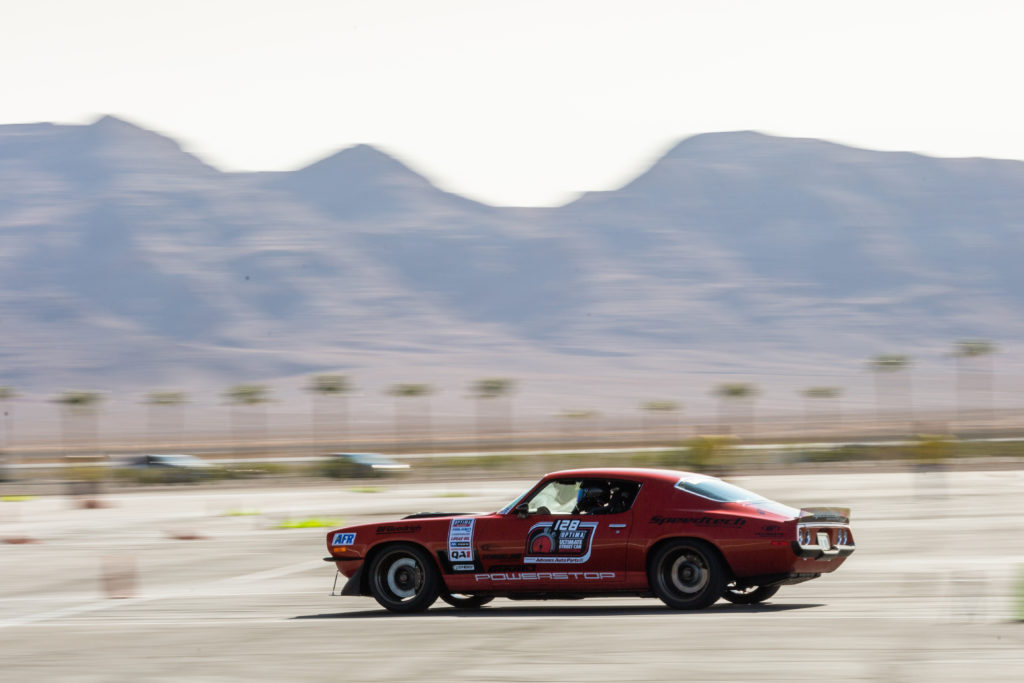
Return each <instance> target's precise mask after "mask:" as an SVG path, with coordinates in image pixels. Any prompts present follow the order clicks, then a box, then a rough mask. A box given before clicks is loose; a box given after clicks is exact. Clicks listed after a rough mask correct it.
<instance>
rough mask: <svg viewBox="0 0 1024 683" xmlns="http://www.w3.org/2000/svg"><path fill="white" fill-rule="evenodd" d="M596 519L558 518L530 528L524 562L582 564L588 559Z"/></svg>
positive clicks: (595, 527)
mask: <svg viewBox="0 0 1024 683" xmlns="http://www.w3.org/2000/svg"><path fill="white" fill-rule="evenodd" d="M595 531H597V522H581V521H580V520H578V519H559V520H555V521H554V522H540V523H538V524H534V525H533V526H532V527H530V533H529V535H528V536H527V537H526V556H525V557H524V558H523V562H524V563H526V564H582V563H584V562H586V561H587V560H589V559H590V544H591V543H592V542H593V540H594V532H595Z"/></svg>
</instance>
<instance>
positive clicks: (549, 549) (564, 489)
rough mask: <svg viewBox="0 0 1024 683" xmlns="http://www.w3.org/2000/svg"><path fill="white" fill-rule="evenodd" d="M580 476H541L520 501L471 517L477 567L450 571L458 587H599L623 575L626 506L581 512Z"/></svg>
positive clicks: (451, 583)
mask: <svg viewBox="0 0 1024 683" xmlns="http://www.w3.org/2000/svg"><path fill="white" fill-rule="evenodd" d="M583 483H585V480H581V479H576V480H560V481H554V482H543V483H542V484H541V485H540V486H538V488H537V489H536V490H535V492H534V493H533V494H532V495H530V496H528V497H527V498H526V499H524V501H525V505H526V508H525V510H524V509H523V508H522V507H518V508H517V509H513V510H510V511H508V512H507V513H505V514H496V515H488V516H486V517H480V518H478V519H477V521H476V527H477V528H476V532H475V533H476V539H475V546H476V549H477V552H478V558H476V559H477V560H478V561H477V564H476V566H477V569H476V570H475V571H474V573H473V575H472V577H471V576H469V575H468V574H462V575H458V576H455V577H452V580H449V586H452V587H454V586H458V587H459V589H461V590H466V591H468V590H471V589H475V590H485V589H486V590H498V591H524V592H534V591H566V592H576V591H588V592H589V591H600V590H603V589H606V588H611V587H613V586H614V584H616V583H618V582H621V581H624V580H625V576H626V574H625V572H626V550H627V546H628V541H629V534H630V528H631V525H632V522H633V513H632V511H631V510H624V511H621V510H616V511H606V512H603V513H601V514H585V513H582V512H580V511H578V510H577V509H576V505H575V494H573V495H572V496H571V497H570V495H569V494H570V493H572V492H575V491H578V490H579V488H580V487H581V485H582V484H583Z"/></svg>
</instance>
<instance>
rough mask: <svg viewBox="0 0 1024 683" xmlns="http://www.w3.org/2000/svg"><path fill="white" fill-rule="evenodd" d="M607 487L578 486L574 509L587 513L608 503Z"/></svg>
mask: <svg viewBox="0 0 1024 683" xmlns="http://www.w3.org/2000/svg"><path fill="white" fill-rule="evenodd" d="M610 497H611V496H610V494H609V492H608V489H606V488H605V487H603V486H580V488H579V490H578V491H577V492H576V509H577V510H579V511H580V512H582V513H587V512H590V511H592V510H596V509H597V508H600V507H603V506H604V505H607V504H608V500H609V498H610Z"/></svg>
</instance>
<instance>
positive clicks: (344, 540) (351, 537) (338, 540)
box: [331, 533, 356, 545]
mask: <svg viewBox="0 0 1024 683" xmlns="http://www.w3.org/2000/svg"><path fill="white" fill-rule="evenodd" d="M355 542H356V535H355V534H351V533H349V534H334V538H332V539H331V545H352V544H353V543H355Z"/></svg>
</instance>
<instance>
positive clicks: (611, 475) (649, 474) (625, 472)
mask: <svg viewBox="0 0 1024 683" xmlns="http://www.w3.org/2000/svg"><path fill="white" fill-rule="evenodd" d="M703 476H706V475H702V474H697V473H694V472H683V471H680V470H663V469H654V468H648V467H588V468H583V469H575V470H560V471H558V472H551V473H549V474H546V475H545V478H554V479H559V478H561V477H565V478H567V479H568V478H571V479H621V478H626V479H640V480H642V481H661V482H665V483H668V484H675V483H676V482H677V481H679V480H680V479H683V478H686V477H703Z"/></svg>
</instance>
